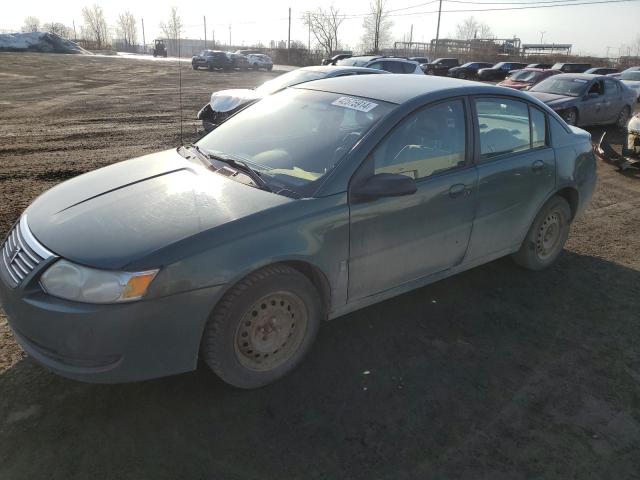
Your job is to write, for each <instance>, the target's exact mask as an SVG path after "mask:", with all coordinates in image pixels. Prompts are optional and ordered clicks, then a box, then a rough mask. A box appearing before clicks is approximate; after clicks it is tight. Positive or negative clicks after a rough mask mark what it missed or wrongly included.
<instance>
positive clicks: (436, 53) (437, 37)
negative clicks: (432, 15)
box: [433, 0, 442, 57]
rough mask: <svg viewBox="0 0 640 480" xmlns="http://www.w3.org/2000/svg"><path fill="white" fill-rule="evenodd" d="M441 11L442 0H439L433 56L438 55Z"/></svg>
mask: <svg viewBox="0 0 640 480" xmlns="http://www.w3.org/2000/svg"><path fill="white" fill-rule="evenodd" d="M441 13H442V0H440V5H439V6H438V28H437V29H436V46H435V48H434V50H433V56H434V57H437V56H438V41H439V40H440V14H441Z"/></svg>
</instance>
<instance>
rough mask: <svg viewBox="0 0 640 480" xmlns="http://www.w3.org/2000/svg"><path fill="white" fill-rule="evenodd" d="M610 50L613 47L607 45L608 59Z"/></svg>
mask: <svg viewBox="0 0 640 480" xmlns="http://www.w3.org/2000/svg"><path fill="white" fill-rule="evenodd" d="M609 50H611V47H610V46H608V45H607V60H609Z"/></svg>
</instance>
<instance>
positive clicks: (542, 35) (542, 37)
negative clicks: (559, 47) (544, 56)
mask: <svg viewBox="0 0 640 480" xmlns="http://www.w3.org/2000/svg"><path fill="white" fill-rule="evenodd" d="M545 33H547V32H546V31H544V32H542V31H541V32H540V44H543V43H544V34H545Z"/></svg>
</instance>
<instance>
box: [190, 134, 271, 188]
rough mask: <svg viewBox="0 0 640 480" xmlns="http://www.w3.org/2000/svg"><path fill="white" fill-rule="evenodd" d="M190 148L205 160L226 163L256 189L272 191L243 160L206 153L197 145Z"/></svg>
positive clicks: (218, 153) (211, 152) (226, 155)
mask: <svg viewBox="0 0 640 480" xmlns="http://www.w3.org/2000/svg"><path fill="white" fill-rule="evenodd" d="M190 147H192V148H193V149H195V150H196V151H197V152H198V153H199V154H200V155H202V156H203V157H205V158H207V159H208V160H217V161H218V162H223V163H226V164H227V165H231V166H232V167H234V168H235V169H236V170H238V171H240V172H241V173H244V174H245V175H247V176H248V177H249V178H251V180H253V183H255V184H256V185H257V186H258V188H261V189H263V190H267V191H269V192H271V191H273V190H272V189H271V187H269V185H268V184H267V182H266V181H265V180H264V178H262V175H260V172H258V171H257V170H255V169H253V168H251V167H250V166H249V164H248V163H247V162H245V161H244V160H242V159H240V158H237V157H235V156H232V155H229V154H227V153H222V152H218V151H215V152H213V151H207V150H204V149H202V148H200V147H199V146H198V145H190Z"/></svg>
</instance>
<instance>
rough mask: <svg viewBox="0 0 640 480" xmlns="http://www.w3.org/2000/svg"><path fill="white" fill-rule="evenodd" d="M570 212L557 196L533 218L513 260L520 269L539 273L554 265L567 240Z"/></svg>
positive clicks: (565, 202)
mask: <svg viewBox="0 0 640 480" xmlns="http://www.w3.org/2000/svg"><path fill="white" fill-rule="evenodd" d="M570 225H571V208H570V207H569V203H567V201H566V200H565V199H564V198H562V197H559V196H554V197H551V199H550V200H549V201H548V202H547V203H545V204H544V206H543V207H542V208H541V209H540V211H539V212H538V215H536V218H535V219H534V221H533V224H532V225H531V228H530V229H529V231H528V232H527V236H526V237H525V239H524V241H523V242H522V245H521V246H520V250H518V251H517V252H516V253H514V254H513V259H514V260H515V262H516V263H517V264H518V265H520V266H521V267H524V268H527V269H529V270H542V269H544V268H547V267H549V266H550V265H552V264H553V262H555V261H556V259H557V258H558V255H560V252H561V251H562V249H563V248H564V244H565V243H566V241H567V238H568V237H569V226H570Z"/></svg>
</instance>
